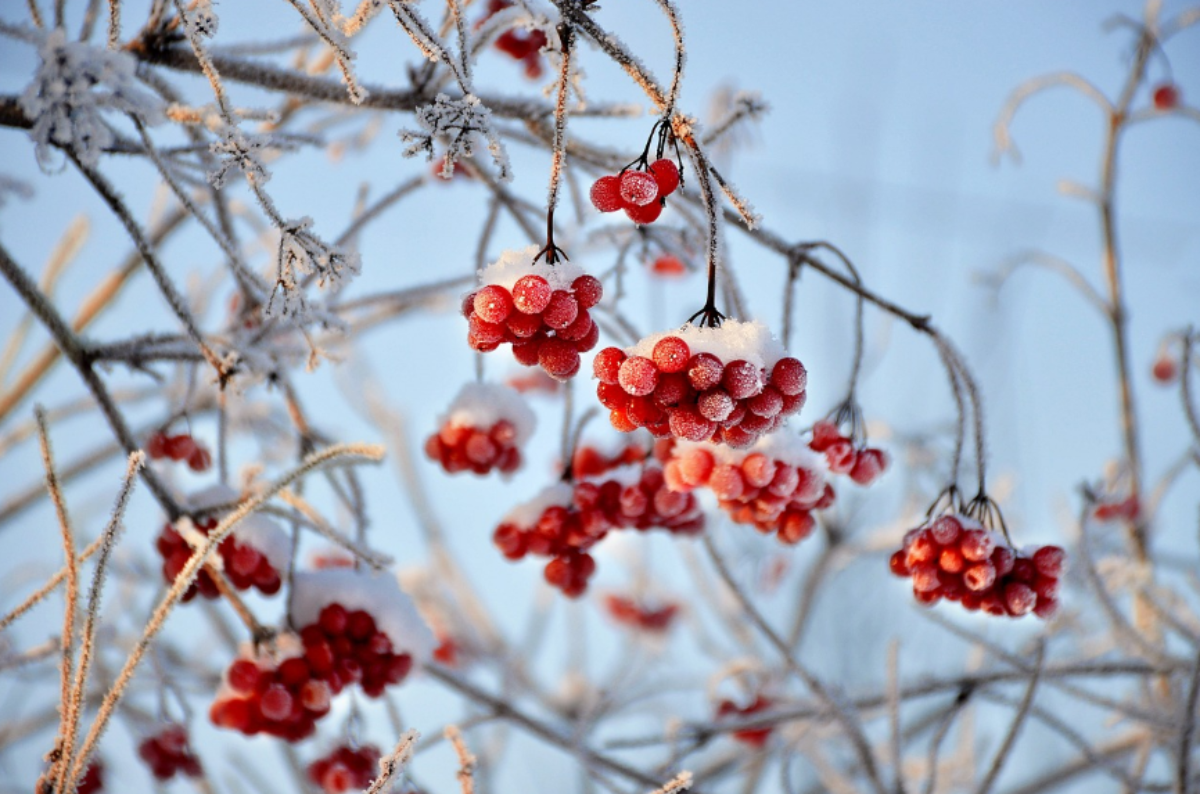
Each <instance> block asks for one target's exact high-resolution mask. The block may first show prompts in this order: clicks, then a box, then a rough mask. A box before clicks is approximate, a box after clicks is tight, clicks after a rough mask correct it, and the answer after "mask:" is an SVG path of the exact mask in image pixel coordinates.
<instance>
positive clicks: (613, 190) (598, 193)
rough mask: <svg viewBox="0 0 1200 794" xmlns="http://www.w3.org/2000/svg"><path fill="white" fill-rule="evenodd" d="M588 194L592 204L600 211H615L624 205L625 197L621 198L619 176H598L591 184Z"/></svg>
mask: <svg viewBox="0 0 1200 794" xmlns="http://www.w3.org/2000/svg"><path fill="white" fill-rule="evenodd" d="M589 196H590V198H591V199H592V206H593V207H595V208H596V209H598V210H600V211H601V212H616V211H617V210H619V209H621V208H623V207H624V206H625V199H623V198H621V179H620V177H616V176H602V177H600V178H599V179H597V180H596V181H595V183H593V184H592V190H591V192H590V193H589Z"/></svg>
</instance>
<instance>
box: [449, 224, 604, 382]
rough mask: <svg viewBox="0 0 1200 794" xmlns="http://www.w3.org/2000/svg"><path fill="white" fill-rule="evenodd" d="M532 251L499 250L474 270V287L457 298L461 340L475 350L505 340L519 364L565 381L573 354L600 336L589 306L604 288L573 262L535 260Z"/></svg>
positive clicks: (573, 367)
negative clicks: (463, 322) (463, 323)
mask: <svg viewBox="0 0 1200 794" xmlns="http://www.w3.org/2000/svg"><path fill="white" fill-rule="evenodd" d="M537 255H538V247H537V246H536V245H532V246H529V247H528V248H524V249H521V250H510V251H505V252H504V253H503V254H501V255H500V258H499V259H498V260H497V261H495V262H493V263H492V264H490V265H488V266H487V267H486V268H484V269H483V270H481V271H480V273H479V278H480V288H479V289H478V290H476V291H475V292H472V293H471V294H469V295H468V296H467V297H466V298H465V299H464V300H463V307H462V312H463V316H465V317H466V318H467V322H468V324H469V330H468V333H467V342H468V343H469V344H470V345H471V347H472V349H474V350H477V351H479V352H481V353H487V352H491V351H492V350H495V349H496V348H498V347H499V346H500V345H502V344H511V345H512V351H513V357H514V358H515V359H516V360H517V361H518V362H519V363H520V364H522V365H524V366H527V367H532V366H534V365H535V364H536V365H538V366H540V367H541V368H542V369H543V370H545V371H546V373H547V374H548V375H550V377H552V378H555V379H556V380H560V381H561V380H567V379H568V378H571V377H573V376H574V375H575V374H576V373H577V372H579V365H580V361H579V354H580V353H586V352H587V351H589V350H591V349H592V348H593V347H595V346H596V342H598V341H599V340H600V329H599V328H598V327H597V326H596V324H595V323H594V322H593V321H592V318H591V314H590V313H589V310H590V309H591V308H592V307H593V306H595V305H596V304H597V303H599V302H600V298H601V297H602V295H603V293H604V290H603V288H602V287H601V285H600V281H599V280H598V279H596V278H595V277H594V276H590V275H588V274H586V273H584V272H583V269H582V268H580V267H579V266H578V265H574V264H572V263H570V262H567V261H559V262H557V263H556V264H549V263H547V262H546V261H545V260H539V261H537V262H535V261H534V257H535V256H537Z"/></svg>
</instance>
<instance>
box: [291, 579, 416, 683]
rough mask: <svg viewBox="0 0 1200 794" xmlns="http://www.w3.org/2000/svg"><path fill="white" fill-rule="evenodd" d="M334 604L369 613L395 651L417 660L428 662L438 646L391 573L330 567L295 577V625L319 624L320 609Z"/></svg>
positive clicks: (293, 606)
mask: <svg viewBox="0 0 1200 794" xmlns="http://www.w3.org/2000/svg"><path fill="white" fill-rule="evenodd" d="M334 602H336V603H339V604H341V605H342V606H343V607H345V608H346V609H347V610H349V611H353V610H355V609H362V610H365V611H367V612H369V613H370V614H371V617H373V618H374V619H375V625H376V627H377V628H378V629H379V630H380V631H382V632H383V633H384V634H386V635H387V636H388V638H389V639H390V640H391V641H392V647H393V648H394V649H395V651H396V652H397V653H400V652H403V653H408V654H410V655H411V656H412V657H413V659H414V660H415V661H418V662H422V661H425V660H427V659H429V656H430V654H432V653H433V649H434V648H435V647H436V646H437V641H436V639H435V638H434V636H433V632H432V631H431V630H430V628H429V626H428V625H427V624H426V623H425V621H424V620H423V619H422V618H421V616H420V614H418V613H417V608H416V605H415V604H414V603H413V600H412V599H411V598H409V597H408V595H407V594H406V593H405V592H404V591H403V590H401V589H400V583H399V581H398V580H397V579H396V577H395V575H393V574H391V573H372V572H370V571H356V570H354V569H352V568H327V569H324V570H320V571H305V572H303V573H297V574H296V575H295V576H294V578H293V590H292V617H293V619H294V620H295V622H296V625H298V626H308V625H310V624H312V623H314V622H316V620H317V618H318V617H319V616H320V614H321V610H322V609H324V608H325V607H327V606H329V605H330V604H332V603H334Z"/></svg>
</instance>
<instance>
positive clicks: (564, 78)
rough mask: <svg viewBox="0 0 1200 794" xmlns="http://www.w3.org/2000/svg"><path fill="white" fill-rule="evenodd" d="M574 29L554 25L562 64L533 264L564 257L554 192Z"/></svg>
mask: <svg viewBox="0 0 1200 794" xmlns="http://www.w3.org/2000/svg"><path fill="white" fill-rule="evenodd" d="M574 35H575V34H574V28H573V27H571V25H570V24H568V23H567V22H566V21H565V20H564V21H563V22H560V23H559V24H558V38H559V41H560V42H561V43H562V63H561V65H560V67H559V70H558V98H557V100H556V102H555V104H554V139H553V143H552V151H551V156H550V197H549V199H548V201H547V205H546V247H545V248H543V249H542V250H541V251H539V252H538V254H537V256H535V257H534V258H533V261H534V262H536V261H538V259H539V258H540V257H541V256H542V254H545V255H546V264H548V265H553V264H555V263H556V262H557V261H558V256H559V255H560V254H561V255H562V257H563V258H564V259H566V258H567V255H566V253H564V252H563V251H562V249H560V248H559V247H558V246H556V245H555V244H554V208H555V207H556V206H558V189H559V186H560V185H561V184H562V175H563V163H564V162H565V161H566V156H567V95H568V93H569V89H570V83H571V44H572V40H573V38H574Z"/></svg>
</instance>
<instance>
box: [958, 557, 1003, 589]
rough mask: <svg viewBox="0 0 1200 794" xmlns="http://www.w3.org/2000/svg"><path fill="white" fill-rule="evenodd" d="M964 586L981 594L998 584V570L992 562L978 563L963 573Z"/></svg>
mask: <svg viewBox="0 0 1200 794" xmlns="http://www.w3.org/2000/svg"><path fill="white" fill-rule="evenodd" d="M962 577H963V584H965V585H966V586H967V588H968V589H970V590H974V591H975V592H977V593H979V592H982V591H984V590H987V589H988V588H989V587H991V586H992V585H993V584H995V583H996V569H995V568H993V567H992V564H991V563H990V562H977V563H975V564H974V565H972V566H970V567H969V568H967V569H966V570H965V571H963V575H962Z"/></svg>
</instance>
